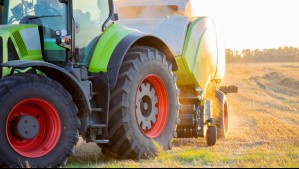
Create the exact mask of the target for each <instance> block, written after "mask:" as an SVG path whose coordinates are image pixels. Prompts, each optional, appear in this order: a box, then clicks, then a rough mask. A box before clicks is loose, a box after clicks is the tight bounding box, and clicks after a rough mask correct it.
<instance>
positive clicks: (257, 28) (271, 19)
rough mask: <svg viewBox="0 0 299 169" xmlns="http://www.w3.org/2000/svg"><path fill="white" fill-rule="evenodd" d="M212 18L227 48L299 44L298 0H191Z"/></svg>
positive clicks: (195, 8) (196, 10) (199, 11)
mask: <svg viewBox="0 0 299 169" xmlns="http://www.w3.org/2000/svg"><path fill="white" fill-rule="evenodd" d="M192 3H193V12H194V14H195V15H197V16H209V17H212V18H213V19H214V21H215V24H216V26H217V29H218V31H219V33H220V35H221V36H222V37H223V39H224V45H225V47H226V48H230V49H233V50H243V49H252V50H253V49H265V48H278V47H283V46H293V47H299V0H192Z"/></svg>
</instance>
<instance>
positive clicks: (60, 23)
mask: <svg viewBox="0 0 299 169" xmlns="http://www.w3.org/2000/svg"><path fill="white" fill-rule="evenodd" d="M0 4H1V5H0V6H1V9H0V12H1V20H0V21H1V25H10V26H5V27H6V28H5V29H7V30H9V31H10V32H11V33H15V31H16V29H17V31H19V33H20V36H21V39H20V38H19V39H18V38H17V37H15V36H13V37H12V38H11V40H12V42H13V46H15V47H17V48H16V52H15V53H18V55H19V56H18V57H15V56H14V59H15V58H19V59H24V58H25V57H26V56H24V55H22V54H25V55H26V54H28V55H29V54H30V51H32V49H34V50H40V52H39V53H40V54H41V55H42V56H35V58H36V60H40V59H41V58H42V59H43V60H45V61H47V62H51V63H55V64H56V65H65V64H66V63H67V62H68V61H69V60H70V59H71V57H72V56H75V60H76V62H77V64H78V65H82V66H87V65H88V64H89V61H90V57H91V54H92V53H91V52H90V51H92V50H91V49H93V47H94V46H95V44H96V42H97V41H98V39H99V36H100V35H101V34H102V32H103V25H104V23H106V20H108V18H109V16H110V15H109V14H110V9H111V7H110V5H109V1H108V0H89V2H88V3H86V2H84V1H67V0H65V1H63V0H9V1H4V0H0ZM94 4H97V5H94ZM17 25H18V26H17ZM23 25H35V26H30V27H31V28H30V29H27V27H26V29H27V30H28V31H26V30H25V28H24V26H23ZM2 27H3V26H2ZM34 27H37V28H38V29H34ZM12 28H14V30H12ZM18 29H20V30H18ZM34 30H35V31H38V32H34ZM32 35H35V36H38V35H39V37H37V38H35V39H34V38H32ZM0 36H1V34H0ZM29 36H30V37H31V38H29ZM37 39H40V44H39V43H38V42H36V41H37ZM22 40H23V42H22ZM33 40H35V42H33ZM20 43H25V46H24V45H23V46H24V47H25V48H24V49H23V50H24V51H23V52H22V51H21V50H22V49H19V48H18V47H20ZM30 44H31V45H30ZM32 44H35V46H34V47H32ZM39 45H40V47H38V46H39ZM69 52H70V53H69ZM9 60H12V58H8V59H7V61H9Z"/></svg>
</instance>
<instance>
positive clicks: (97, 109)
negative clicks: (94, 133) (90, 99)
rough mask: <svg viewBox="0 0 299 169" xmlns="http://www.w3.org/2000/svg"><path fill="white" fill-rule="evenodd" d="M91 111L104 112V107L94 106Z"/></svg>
mask: <svg viewBox="0 0 299 169" xmlns="http://www.w3.org/2000/svg"><path fill="white" fill-rule="evenodd" d="M91 111H92V112H103V111H104V109H102V108H92V109H91Z"/></svg>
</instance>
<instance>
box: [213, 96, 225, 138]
mask: <svg viewBox="0 0 299 169" xmlns="http://www.w3.org/2000/svg"><path fill="white" fill-rule="evenodd" d="M213 118H215V121H216V125H217V127H218V128H217V138H218V139H220V138H226V137H227V136H228V104H227V98H226V95H225V94H224V93H223V92H221V91H216V96H215V99H214V100H213Z"/></svg>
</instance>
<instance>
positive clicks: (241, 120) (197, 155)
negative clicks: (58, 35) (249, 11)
mask: <svg viewBox="0 0 299 169" xmlns="http://www.w3.org/2000/svg"><path fill="white" fill-rule="evenodd" d="M227 67H228V69H227V74H226V79H225V81H224V82H223V85H230V84H234V85H237V86H238V87H239V93H238V94H230V95H228V99H229V111H230V112H229V113H230V117H229V125H230V134H229V138H227V139H225V140H220V141H218V143H217V145H216V146H215V147H212V148H210V147H207V146H206V143H205V140H204V139H199V140H194V139H191V140H179V139H177V140H175V141H174V143H175V147H174V148H173V150H172V151H169V152H167V153H165V154H161V156H159V157H157V158H156V159H150V160H142V161H131V160H128V161H117V160H113V159H106V158H104V157H103V156H102V155H101V153H100V149H99V148H98V147H97V146H95V145H92V144H88V145H87V144H84V143H80V144H79V145H78V147H77V153H76V154H75V156H74V157H72V158H71V159H70V165H69V166H70V167H183V168H184V167H299V63H255V64H229V65H228V66H227Z"/></svg>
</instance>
